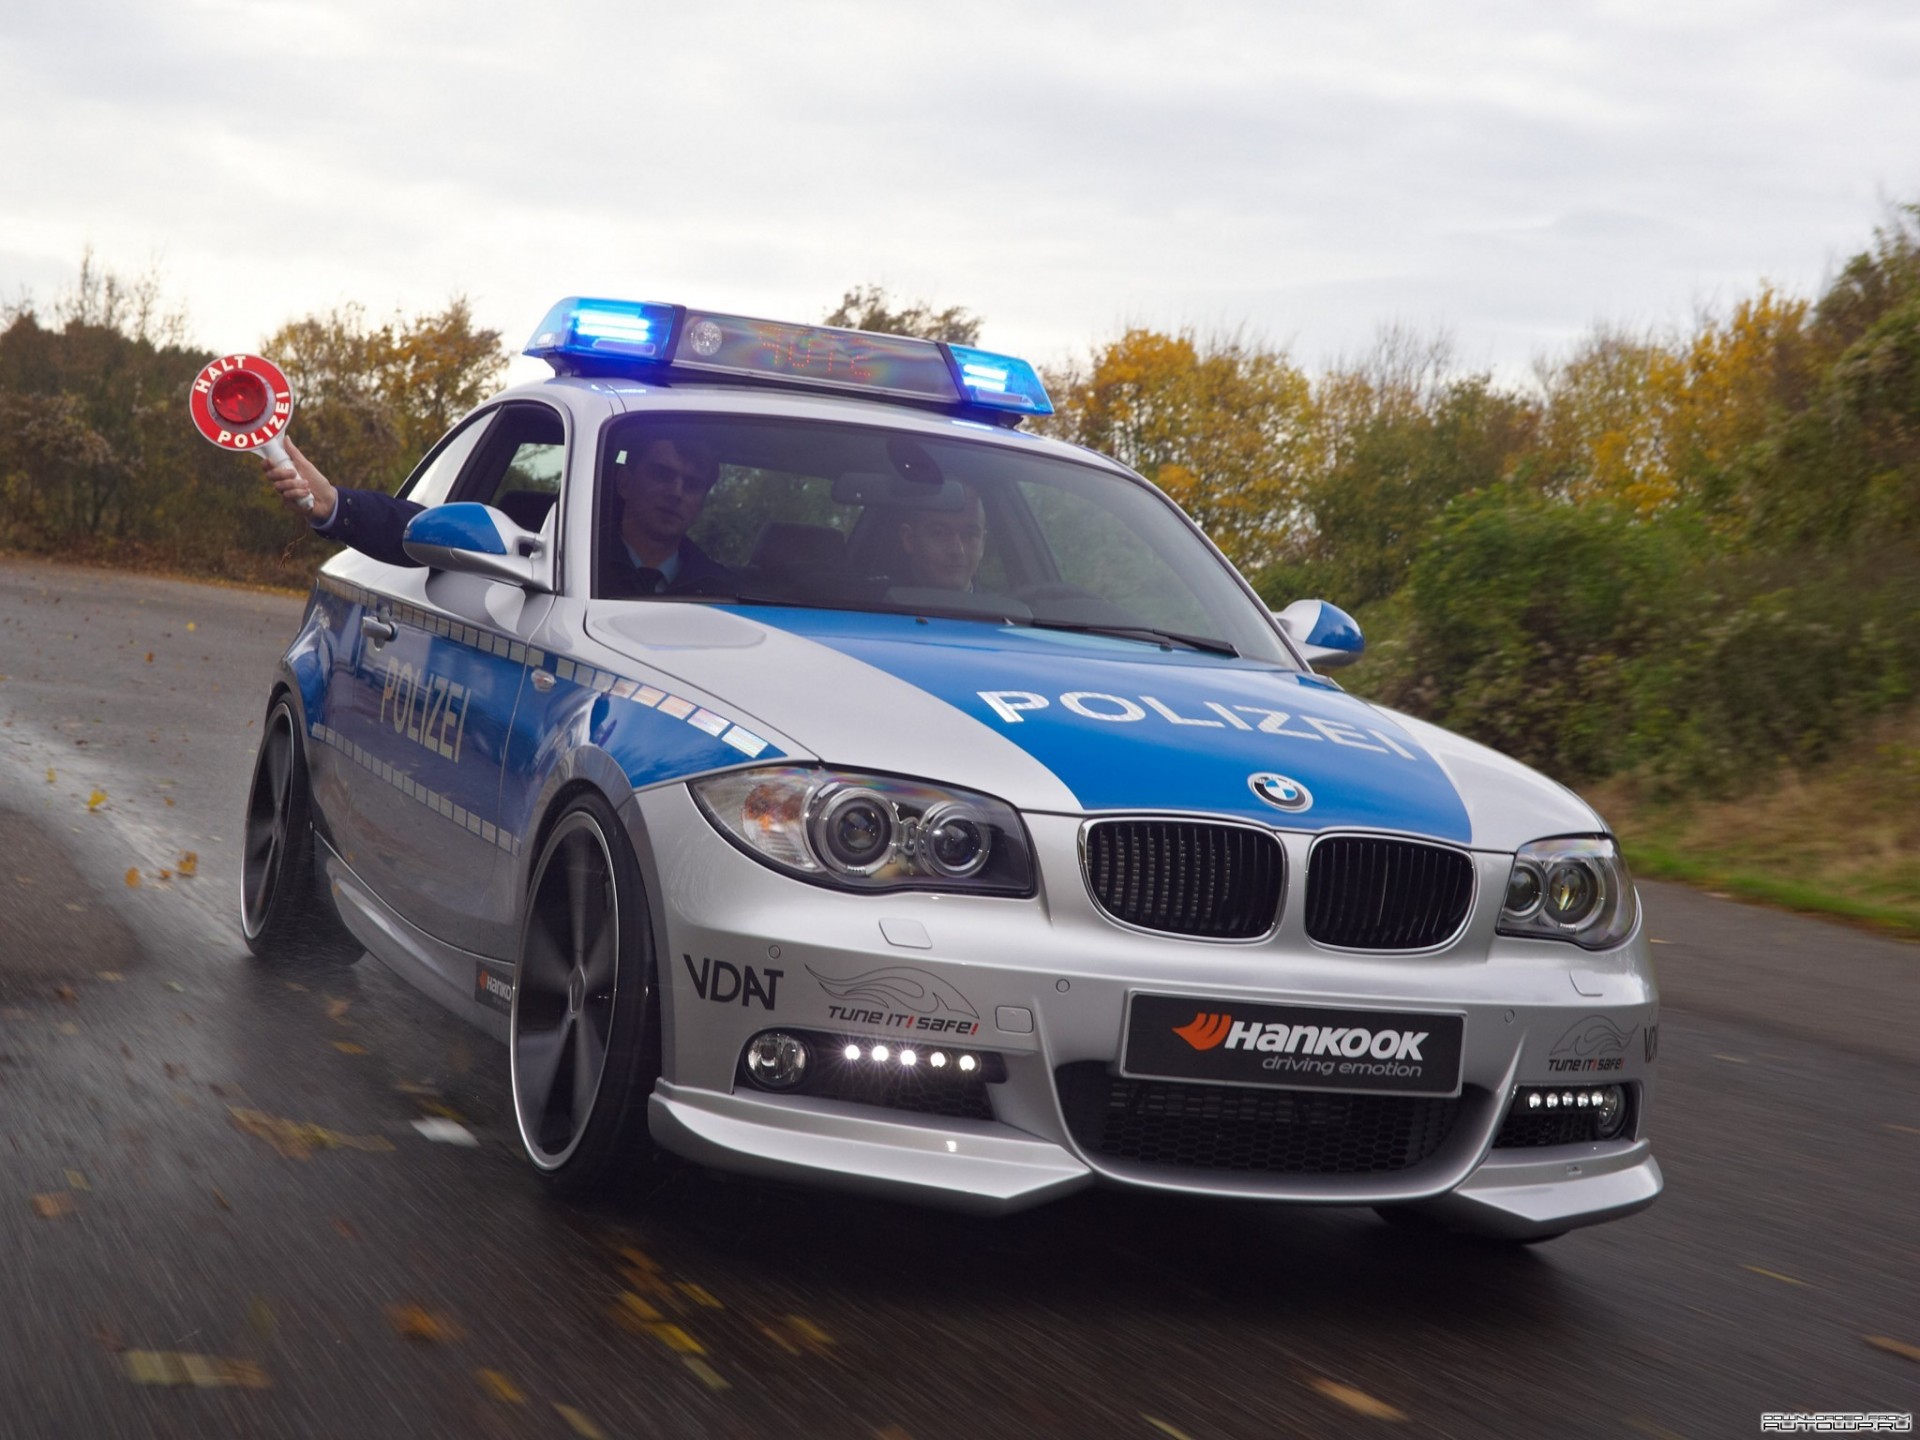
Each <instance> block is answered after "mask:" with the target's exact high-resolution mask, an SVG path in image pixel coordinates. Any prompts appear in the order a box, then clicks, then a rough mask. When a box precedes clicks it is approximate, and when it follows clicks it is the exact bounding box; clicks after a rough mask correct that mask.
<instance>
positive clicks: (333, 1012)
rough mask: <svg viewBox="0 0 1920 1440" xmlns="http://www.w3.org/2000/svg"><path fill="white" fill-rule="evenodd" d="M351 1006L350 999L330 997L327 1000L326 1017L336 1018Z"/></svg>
mask: <svg viewBox="0 0 1920 1440" xmlns="http://www.w3.org/2000/svg"><path fill="white" fill-rule="evenodd" d="M352 1008H353V1002H352V1001H351V1000H331V999H330V1000H328V1001H327V1019H329V1020H338V1019H340V1018H341V1017H342V1016H343V1015H345V1014H346V1013H347V1011H348V1010H350V1009H352Z"/></svg>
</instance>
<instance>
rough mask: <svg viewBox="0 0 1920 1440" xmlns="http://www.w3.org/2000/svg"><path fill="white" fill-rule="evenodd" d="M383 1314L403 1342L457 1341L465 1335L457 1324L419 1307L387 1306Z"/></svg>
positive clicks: (443, 1316)
mask: <svg viewBox="0 0 1920 1440" xmlns="http://www.w3.org/2000/svg"><path fill="white" fill-rule="evenodd" d="M385 1313H386V1317H387V1323H388V1324H389V1325H391V1326H393V1329H394V1333H395V1334H397V1335H399V1336H400V1337H401V1338H402V1339H403V1340H420V1341H424V1342H438V1341H442V1340H459V1339H461V1338H463V1337H464V1336H465V1335H466V1333H467V1332H466V1331H465V1330H463V1329H461V1328H460V1325H459V1324H458V1322H456V1321H454V1320H452V1319H449V1318H448V1317H447V1316H445V1315H436V1314H434V1313H433V1312H432V1311H431V1310H427V1309H424V1308H423V1307H421V1306H419V1305H389V1306H387V1307H386V1312H385Z"/></svg>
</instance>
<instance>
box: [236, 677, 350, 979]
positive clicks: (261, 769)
mask: <svg viewBox="0 0 1920 1440" xmlns="http://www.w3.org/2000/svg"><path fill="white" fill-rule="evenodd" d="M320 885H321V880H320V874H319V871H318V869H317V867H316V866H315V864H314V846H313V809H312V806H311V804H310V803H309V800H308V794H307V757H306V752H305V749H304V748H303V747H302V745H301V743H300V726H299V723H298V722H297V721H296V720H295V718H294V713H293V704H292V702H291V701H290V700H288V699H287V698H286V697H285V696H284V695H283V696H281V697H280V698H279V699H277V700H275V701H274V703H273V706H272V708H271V709H269V710H268V711H267V723H266V725H265V727H264V728H263V729H262V731H261V734H260V750H259V753H258V754H257V755H256V756H255V757H254V762H253V783H252V785H251V786H250V787H248V790H247V810H246V819H245V835H244V838H243V841H242V845H241V852H240V932H241V934H242V935H243V936H244V937H245V938H246V942H247V948H248V949H249V950H251V951H252V952H253V953H254V954H255V955H258V956H259V957H260V958H261V959H263V960H302V961H315V960H319V961H330V962H335V963H342V962H349V963H350V962H352V961H355V960H358V959H359V958H360V956H361V953H362V948H361V945H360V942H359V941H358V940H356V939H354V938H353V936H352V934H351V933H349V932H348V930H347V927H346V926H344V925H342V924H341V923H340V917H339V915H338V914H337V913H336V912H335V911H334V908H333V902H332V901H331V900H330V899H329V898H328V897H327V896H326V895H325V894H324V893H323V892H322V891H321V888H320Z"/></svg>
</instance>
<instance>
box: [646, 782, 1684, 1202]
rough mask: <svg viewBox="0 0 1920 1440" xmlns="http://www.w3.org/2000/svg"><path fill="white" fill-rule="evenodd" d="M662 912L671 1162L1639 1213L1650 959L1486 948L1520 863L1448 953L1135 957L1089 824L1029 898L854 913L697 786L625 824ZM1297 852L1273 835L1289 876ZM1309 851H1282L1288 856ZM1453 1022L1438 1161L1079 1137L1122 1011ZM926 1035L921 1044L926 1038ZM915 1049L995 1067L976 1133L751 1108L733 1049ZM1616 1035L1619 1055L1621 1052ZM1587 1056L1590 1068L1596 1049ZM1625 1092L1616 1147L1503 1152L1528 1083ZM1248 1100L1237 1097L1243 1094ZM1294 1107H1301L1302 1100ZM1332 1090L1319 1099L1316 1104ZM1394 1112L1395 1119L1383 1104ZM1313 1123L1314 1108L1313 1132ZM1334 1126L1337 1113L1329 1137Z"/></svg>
mask: <svg viewBox="0 0 1920 1440" xmlns="http://www.w3.org/2000/svg"><path fill="white" fill-rule="evenodd" d="M627 814H628V820H629V826H630V830H631V832H632V834H633V835H634V838H635V842H636V848H637V849H638V850H639V852H640V854H641V858H642V864H643V866H644V867H645V868H646V869H647V871H648V872H649V876H650V879H651V880H652V882H653V893H654V895H655V896H656V897H657V899H658V900H659V901H660V905H659V911H660V913H658V914H657V915H656V916H655V929H656V941H657V945H658V946H659V953H660V956H661V959H662V975H661V979H662V981H663V984H662V999H663V1034H664V1041H665V1078H664V1080H663V1081H662V1083H661V1084H660V1086H659V1088H658V1090H657V1092H656V1094H655V1096H654V1099H653V1101H652V1106H651V1111H650V1122H651V1129H652V1132H653V1134H654V1136H655V1138H656V1139H657V1140H658V1141H659V1142H660V1143H661V1144H662V1145H664V1146H665V1147H666V1148H668V1149H670V1150H672V1151H675V1152H677V1153H680V1154H683V1155H686V1156H688V1157H689V1158H692V1159H695V1160H698V1161H700V1162H702V1163H705V1164H709V1165H712V1166H715V1167H716V1168H721V1169H727V1170H734V1171H740V1172H744V1173H749V1174H755V1175H760V1176H765V1177H768V1178H779V1179H787V1180H793V1181H799V1182H803V1183H809V1184H817V1185H822V1186H829V1187H835V1188H841V1189H847V1190H856V1191H861V1192H864V1193H870V1194H877V1195H886V1196H892V1197H896V1198H904V1199H909V1200H912V1201H915V1202H918V1203H924V1204H932V1205H939V1206H944V1207H948V1208H957V1209H964V1210H972V1211H977V1212H986V1213H999V1212H1006V1211H1012V1210H1017V1209H1021V1208H1024V1207H1026V1206H1030V1205H1034V1204H1038V1203H1041V1202H1043V1201H1046V1200H1049V1199H1053V1198H1056V1197H1058V1196H1061V1195H1064V1194H1067V1193H1069V1192H1071V1191H1073V1190H1076V1189H1079V1188H1082V1187H1083V1186H1086V1185H1090V1184H1094V1183H1106V1184H1114V1185H1122V1186H1129V1187H1134V1188H1145V1189H1155V1190H1163V1191H1172V1192H1180V1193H1189V1194H1202V1195H1214V1196H1221V1197H1236V1198H1246V1199H1265V1200H1271V1201H1288V1202H1294V1203H1306V1204H1322V1205H1387V1204H1417V1205H1418V1206H1419V1207H1420V1208H1421V1209H1423V1210H1428V1211H1430V1212H1432V1213H1433V1214H1434V1215H1435V1218H1438V1219H1441V1220H1444V1221H1445V1222H1447V1223H1449V1224H1457V1225H1460V1226H1462V1227H1463V1228H1471V1229H1476V1230H1481V1231H1485V1232H1489V1233H1496V1234H1501V1235H1506V1236H1509V1237H1511V1238H1517V1239H1524V1238H1533V1237H1536V1236H1538V1235H1544V1234H1549V1233H1554V1232H1556V1231H1559V1230H1565V1229H1569V1228H1572V1227H1574V1226H1576V1225H1583V1224H1591V1223H1595V1222H1597V1221H1600V1220H1607V1219H1613V1218H1617V1217H1618V1216H1621V1215H1625V1214H1629V1213H1632V1211H1634V1210H1637V1209H1640V1208H1643V1207H1644V1206H1645V1205H1647V1204H1650V1203H1651V1202H1652V1200H1653V1199H1654V1197H1655V1196H1657V1194H1658V1193H1659V1189H1660V1183H1661V1182H1660V1172H1659V1168H1658V1166H1657V1165H1656V1164H1655V1163H1654V1161H1653V1158H1652V1154H1651V1150H1650V1147H1649V1145H1648V1142H1647V1138H1646V1137H1647V1133H1648V1130H1647V1115H1648V1112H1649V1101H1650V1099H1651V1095H1652V1090H1653V1078H1654V1073H1653V1072H1654V1065H1653V1059H1652V1055H1653V1046H1652V1045H1651V1044H1650V1043H1643V1039H1642V1034H1643V1030H1644V1029H1645V1027H1651V1026H1653V1025H1654V1024H1655V1023H1656V1021H1657V1005H1658V997H1657V994H1656V992H1655V989H1654V985H1653V980H1652V974H1651V970H1650V967H1649V965H1648V962H1647V959H1646V953H1645V949H1644V941H1643V940H1642V939H1641V937H1640V936H1639V935H1637V934H1636V935H1635V936H1634V937H1633V938H1632V939H1631V940H1630V941H1629V942H1628V943H1627V944H1626V945H1624V946H1622V947H1620V949H1618V950H1615V951H1611V952H1607V953H1605V954H1601V955H1591V954H1588V953H1587V952H1584V951H1580V950H1577V949H1574V948H1573V947H1571V946H1566V945H1559V944H1554V943H1551V942H1533V941H1518V940H1511V939H1505V938H1499V937H1496V936H1495V935H1494V933H1493V921H1494V915H1493V910H1494V908H1495V907H1494V902H1493V901H1492V900H1490V899H1489V898H1488V897H1497V896H1498V895H1499V894H1500V893H1501V891H1502V887H1503V886H1504V882H1505V875H1506V867H1507V864H1508V861H1507V858H1506V857H1504V856H1497V855H1490V854H1481V855H1476V856H1475V857H1474V858H1475V862H1476V867H1477V874H1478V893H1479V896H1480V897H1481V898H1480V900H1478V901H1477V902H1476V904H1475V906H1474V910H1473V913H1472V915H1471V916H1470V918H1469V920H1468V923H1467V925H1466V927H1465V929H1464V930H1463V931H1462V933H1461V934H1460V935H1459V936H1457V937H1456V938H1455V939H1454V940H1453V941H1452V942H1450V943H1449V944H1448V945H1447V946H1445V947H1443V948H1441V949H1439V950H1437V951H1434V952H1429V953H1422V954H1418V955H1364V954H1351V953H1343V952H1336V951H1332V950H1329V949H1326V948H1324V947H1321V946H1318V945H1315V944H1314V943H1313V942H1311V941H1310V940H1308V939H1307V938H1306V936H1305V934H1304V931H1303V929H1302V927H1301V921H1300V918H1299V916H1300V912H1301V910H1302V908H1303V907H1302V906H1300V905H1299V904H1298V903H1296V901H1295V898H1294V897H1292V896H1290V897H1289V901H1288V904H1287V905H1286V907H1285V909H1284V910H1283V914H1282V918H1281V921H1280V924H1279V926H1278V928H1277V930H1276V931H1275V933H1274V934H1273V935H1271V936H1269V937H1267V938H1265V939H1263V940H1260V941H1257V942H1253V943H1249V944H1221V943H1211V942H1203V941H1192V940H1184V939H1180V938H1177V937H1170V936H1164V935H1150V934H1144V933H1141V932H1138V931H1134V930H1130V929H1128V928H1126V927H1124V926H1121V925H1119V924H1117V923H1115V922H1113V921H1111V920H1109V919H1107V918H1106V917H1105V916H1104V915H1103V914H1102V913H1101V912H1100V911H1099V910H1098V909H1097V908H1096V907H1095V906H1094V904H1093V902H1092V900H1091V898H1090V897H1089V896H1088V894H1087V891H1086V888H1085V885H1084V883H1082V881H1081V878H1080V871H1079V860H1078V839H1079V832H1080V821H1079V820H1077V819H1075V818H1074V817H1066V816H1044V815H1042V816H1029V817H1027V818H1028V822H1029V825H1030V828H1031V830H1032V833H1033V839H1034V845H1035V851H1036V858H1037V860H1038V862H1039V865H1040V873H1041V875H1042V885H1041V894H1040V895H1039V896H1038V897H1037V898H1036V899H1033V900H1026V901H1014V900H1002V899H985V898H976V897H969V896H956V895H929V894H898V895H889V896H868V895H846V894H842V893H840V892H836V891H832V890H827V889H823V888H820V887H815V886H810V885H806V884H803V883H801V882H798V881H795V880H791V879H788V878H786V877H784V876H781V875H779V874H776V873H775V872H773V871H771V870H769V869H768V868H766V867H765V866H763V865H760V864H759V863H757V862H756V861H754V860H752V859H750V858H748V857H747V856H745V855H743V854H741V853H740V852H739V851H738V850H736V849H735V848H734V847H733V846H732V845H731V844H729V843H728V842H727V841H725V840H724V839H722V838H721V837H720V836H719V835H718V834H716V833H715V832H714V830H713V829H712V827H711V826H710V825H708V824H707V822H706V820H705V819H704V818H703V817H702V816H701V815H700V814H699V812H698V810H697V809H696V808H695V806H694V804H693V802H692V800H691V798H690V797H689V795H688V794H687V792H686V791H685V789H684V788H681V787H677V786H673V787H662V788H660V789H656V790H650V791H646V792H643V793H642V794H640V795H638V796H636V797H635V798H634V799H633V801H631V802H630V805H629V809H628V812H627ZM1307 838H1308V837H1300V836H1292V835H1289V836H1285V837H1283V843H1284V844H1285V845H1286V846H1287V849H1288V862H1289V864H1288V870H1289V874H1291V875H1296V876H1297V875H1300V874H1303V873H1304V863H1303V862H1304V858H1305V847H1306V843H1307ZM1296 846H1297V849H1296ZM1142 991H1146V992H1153V993H1159V994H1176V995H1182V996H1186V995H1190V996H1192V997H1193V998H1194V1000H1195V1001H1196V1003H1197V1004H1206V1003H1208V1002H1211V1003H1214V1004H1225V1005H1231V1004H1233V1003H1237V1002H1245V1003H1266V1004H1298V1005H1319V1006H1349V1007H1359V1008H1375V1009H1380V1010H1392V1011H1422V1010H1429V1011H1434V1012H1445V1013H1451V1014H1458V1015H1460V1016H1462V1017H1463V1019H1464V1024H1465V1038H1464V1042H1463V1046H1462V1069H1461V1080H1462V1088H1461V1091H1460V1094H1459V1096H1458V1099H1457V1102H1456V1103H1454V1105H1453V1109H1452V1110H1451V1112H1450V1119H1449V1122H1448V1125H1447V1128H1446V1130H1445V1135H1444V1139H1442V1140H1441V1141H1439V1143H1437V1144H1436V1145H1434V1146H1432V1147H1430V1148H1429V1149H1427V1150H1426V1151H1424V1152H1422V1153H1421V1154H1419V1155H1418V1157H1417V1158H1415V1159H1413V1160H1411V1161H1410V1162H1409V1163H1407V1164H1405V1165H1400V1166H1393V1167H1387V1168H1384V1169H1383V1168H1381V1167H1379V1166H1372V1167H1368V1166H1365V1165H1362V1166H1361V1167H1359V1168H1358V1169H1355V1170H1347V1171H1342V1170H1340V1169H1339V1168H1338V1167H1331V1168H1327V1169H1324V1170H1312V1171H1307V1172H1302V1171H1301V1170H1299V1169H1298V1168H1297V1167H1296V1168H1293V1169H1290V1170H1289V1169H1271V1170H1261V1169H1258V1168H1252V1169H1249V1168H1245V1167H1244V1166H1236V1164H1234V1163H1232V1162H1230V1161H1226V1160H1221V1159H1219V1158H1217V1157H1216V1158H1213V1159H1210V1160H1209V1161H1208V1162H1207V1164H1206V1165H1205V1166H1202V1167H1194V1166H1188V1165H1184V1164H1174V1163H1164V1162H1162V1161H1157V1160H1148V1161H1144V1162H1143V1161H1141V1160H1140V1159H1138V1158H1128V1157H1126V1156H1123V1155H1121V1154H1116V1153H1101V1152H1100V1151H1099V1150H1098V1149H1097V1148H1095V1147H1092V1146H1090V1145H1088V1144H1086V1143H1082V1141H1083V1138H1084V1132H1085V1127H1084V1126H1083V1127H1082V1138H1076V1132H1075V1127H1074V1126H1073V1125H1072V1124H1071V1123H1070V1122H1069V1117H1068V1115H1067V1113H1066V1110H1065V1108H1064V1107H1063V1102H1062V1088H1061V1084H1062V1081H1061V1076H1062V1073H1063V1067H1067V1066H1080V1067H1083V1072H1084V1068H1085V1067H1087V1066H1088V1065H1089V1064H1090V1063H1091V1062H1099V1063H1100V1065H1101V1066H1103V1067H1106V1068H1107V1069H1109V1070H1110V1069H1111V1068H1112V1067H1113V1066H1114V1065H1115V1062H1116V1059H1117V1056H1118V1055H1119V1052H1120V1046H1121V1039H1122V1034H1123V1029H1124V1025H1125V1019H1126V1015H1127V1007H1128V1001H1129V997H1130V996H1131V995H1133V994H1134V993H1136V992H1142ZM1596 1018H1598V1019H1601V1020H1604V1021H1605V1025H1604V1026H1602V1027H1599V1033H1600V1034H1601V1035H1602V1037H1603V1038H1602V1041H1601V1044H1602V1045H1603V1048H1610V1051H1613V1052H1618V1053H1609V1054H1607V1055H1605V1056H1603V1057H1602V1058H1603V1061H1604V1064H1605V1066H1606V1067H1608V1068H1605V1069H1604V1070H1603V1072H1602V1073H1601V1074H1599V1075H1595V1074H1593V1073H1589V1069H1588V1067H1589V1066H1590V1064H1591V1061H1590V1060H1589V1059H1584V1058H1583V1059H1582V1060H1581V1062H1580V1068H1581V1071H1582V1073H1580V1074H1579V1075H1577V1076H1569V1075H1568V1074H1567V1073H1566V1072H1567V1070H1568V1068H1569V1065H1568V1063H1567V1062H1566V1060H1565V1059H1564V1056H1565V1055H1567V1054H1571V1053H1574V1052H1573V1051H1572V1050H1570V1049H1569V1048H1568V1047H1569V1044H1570V1042H1571V1041H1572V1040H1573V1037H1575V1036H1583V1037H1584V1036H1588V1035H1589V1033H1590V1032H1592V1031H1593V1030H1594V1027H1593V1024H1592V1022H1593V1021H1594V1020H1595V1019H1596ZM929 1026H931V1027H933V1029H932V1030H931V1032H929V1030H928V1028H927V1027H929ZM775 1028H780V1029H789V1030H803V1031H812V1032H817V1033H837V1034H842V1035H848V1036H853V1037H857V1038H868V1039H871V1038H881V1039H889V1038H891V1039H895V1040H896V1042H897V1038H898V1037H900V1036H906V1037H908V1040H909V1043H915V1044H920V1045H922V1046H926V1045H933V1044H952V1045H957V1046H967V1047H973V1048H975V1049H980V1050H988V1051H992V1052H994V1053H996V1054H998V1055H999V1056H1001V1057H1003V1059H1004V1061H1005V1066H1006V1079H1005V1080H1004V1081H1003V1082H1001V1083H997V1084H993V1085H990V1086H988V1087H987V1090H988V1091H989V1093H990V1096H991V1115H992V1118H991V1119H957V1118H950V1117H948V1116H942V1115H935V1114H922V1113H911V1112H907V1111H902V1110H890V1109H883V1108H880V1107H878V1106H874V1105H856V1104H848V1103H844V1102H840V1101H835V1100H830V1099H819V1098H812V1097H809V1096H806V1095H802V1094H795V1095H776V1094H768V1093H763V1092H760V1091H758V1090H756V1089H754V1088H753V1087H752V1086H751V1085H750V1084H748V1083H747V1082H745V1081H744V1080H742V1079H741V1078H740V1073H739V1062H740V1055H741V1051H742V1049H743V1047H744V1046H745V1044H746V1043H747V1041H748V1040H749V1039H750V1038H751V1037H752V1036H753V1035H755V1034H757V1033H760V1032H761V1031H765V1030H769V1029H775ZM1622 1037H1624V1038H1622ZM1579 1043H1580V1045H1583V1046H1587V1047H1588V1048H1590V1047H1591V1045H1592V1043H1593V1042H1592V1040H1591V1039H1590V1038H1586V1039H1582V1040H1580V1042H1579ZM1597 1083H1624V1084H1629V1085H1632V1086H1635V1087H1637V1095H1636V1105H1635V1112H1636V1129H1635V1132H1634V1133H1633V1135H1632V1137H1631V1138H1622V1139H1620V1140H1616V1141H1611V1142H1596V1143H1592V1144H1582V1145H1577V1146H1567V1145H1557V1146H1552V1147H1543V1148H1532V1149H1507V1148H1500V1149H1496V1148H1494V1146H1493V1142H1494V1139H1495V1136H1496V1134H1497V1133H1498V1132H1499V1129H1500V1125H1501V1121H1502V1118H1503V1115H1504V1114H1505V1110H1506V1105H1507V1102H1508V1099H1509V1097H1510V1096H1511V1095H1512V1093H1513V1091H1514V1088H1515V1087H1516V1086H1518V1085H1560V1084H1573V1085H1592V1084H1597ZM1235 1088H1236V1090H1237V1089H1238V1087H1235ZM1290 1093H1293V1094H1300V1093H1305V1092H1290ZM1321 1093H1323V1092H1314V1094H1316V1095H1318V1094H1321ZM1391 1098H1392V1097H1389V1099H1391ZM1302 1113H1303V1114H1304V1113H1305V1112H1304V1111H1303V1112H1302ZM1322 1118H1324V1116H1323V1117H1322Z"/></svg>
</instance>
